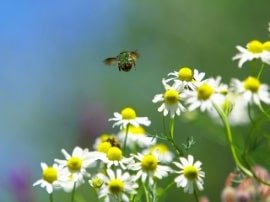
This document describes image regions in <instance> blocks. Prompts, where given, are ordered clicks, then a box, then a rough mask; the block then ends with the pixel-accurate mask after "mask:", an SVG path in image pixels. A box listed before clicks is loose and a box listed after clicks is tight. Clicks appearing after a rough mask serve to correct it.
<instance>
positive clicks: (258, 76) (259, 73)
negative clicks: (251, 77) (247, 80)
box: [257, 63, 264, 80]
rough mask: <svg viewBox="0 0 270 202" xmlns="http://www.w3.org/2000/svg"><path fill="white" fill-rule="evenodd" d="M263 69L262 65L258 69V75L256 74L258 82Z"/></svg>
mask: <svg viewBox="0 0 270 202" xmlns="http://www.w3.org/2000/svg"><path fill="white" fill-rule="evenodd" d="M263 69H264V63H262V65H261V68H260V71H259V72H258V74H257V79H258V80H260V77H261V75H262V72H263Z"/></svg>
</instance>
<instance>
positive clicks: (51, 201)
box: [49, 193, 53, 202]
mask: <svg viewBox="0 0 270 202" xmlns="http://www.w3.org/2000/svg"><path fill="white" fill-rule="evenodd" d="M49 196H50V202H53V194H52V193H50V194H49Z"/></svg>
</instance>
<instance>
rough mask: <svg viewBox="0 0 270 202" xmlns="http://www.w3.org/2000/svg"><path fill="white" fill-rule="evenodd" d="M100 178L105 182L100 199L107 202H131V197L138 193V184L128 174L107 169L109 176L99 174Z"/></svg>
mask: <svg viewBox="0 0 270 202" xmlns="http://www.w3.org/2000/svg"><path fill="white" fill-rule="evenodd" d="M98 178H100V179H102V181H103V182H104V184H103V186H102V187H101V188H100V190H99V193H98V197H99V198H104V201H105V202H110V201H125V202H129V201H130V195H134V194H136V193H137V191H136V189H137V188H138V184H137V183H136V181H135V179H134V177H133V176H131V175H130V174H129V173H128V172H125V173H122V170H120V169H117V170H116V172H114V171H113V170H111V169H107V175H104V174H98Z"/></svg>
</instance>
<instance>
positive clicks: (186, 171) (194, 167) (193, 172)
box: [173, 155, 205, 194]
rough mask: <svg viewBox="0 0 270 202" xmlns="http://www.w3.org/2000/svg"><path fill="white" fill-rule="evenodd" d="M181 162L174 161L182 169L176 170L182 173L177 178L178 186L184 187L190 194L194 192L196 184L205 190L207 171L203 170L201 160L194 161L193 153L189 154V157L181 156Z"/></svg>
mask: <svg viewBox="0 0 270 202" xmlns="http://www.w3.org/2000/svg"><path fill="white" fill-rule="evenodd" d="M179 161H180V162H173V163H174V164H175V165H176V166H177V167H178V168H180V171H175V172H176V173H179V174H180V175H179V176H178V177H176V178H175V180H174V181H175V183H176V185H177V187H182V188H184V191H185V192H188V193H190V194H193V193H194V188H195V186H196V187H197V188H198V189H199V190H200V191H201V190H203V178H204V176H205V173H204V172H203V171H201V165H202V163H201V162H200V161H196V162H194V158H193V156H192V155H188V157H187V158H184V157H180V158H179Z"/></svg>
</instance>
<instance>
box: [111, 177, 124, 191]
mask: <svg viewBox="0 0 270 202" xmlns="http://www.w3.org/2000/svg"><path fill="white" fill-rule="evenodd" d="M124 185H125V184H124V182H123V181H122V180H121V179H113V180H111V181H110V182H109V184H108V187H109V190H110V192H111V193H113V194H116V195H117V194H120V193H121V192H122V191H123V190H124Z"/></svg>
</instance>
